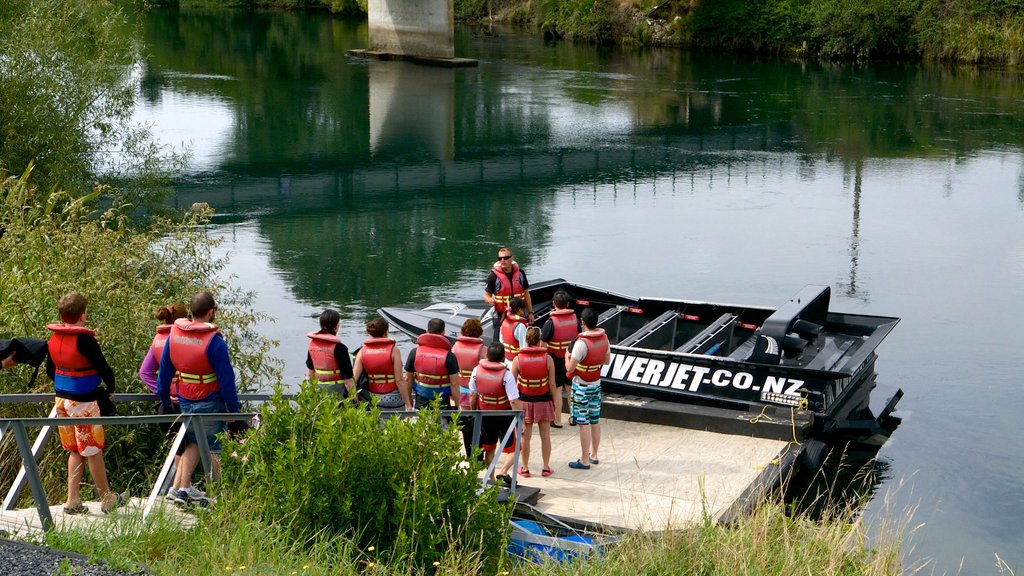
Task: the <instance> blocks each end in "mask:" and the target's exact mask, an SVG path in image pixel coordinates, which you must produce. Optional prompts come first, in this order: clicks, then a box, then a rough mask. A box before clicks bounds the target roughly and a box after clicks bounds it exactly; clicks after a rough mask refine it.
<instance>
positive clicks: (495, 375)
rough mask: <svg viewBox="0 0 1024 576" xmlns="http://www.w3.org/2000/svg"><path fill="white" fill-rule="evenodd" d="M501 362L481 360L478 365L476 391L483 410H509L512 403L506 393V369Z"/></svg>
mask: <svg viewBox="0 0 1024 576" xmlns="http://www.w3.org/2000/svg"><path fill="white" fill-rule="evenodd" d="M506 370H508V368H506V367H505V365H504V364H502V363H501V362H491V361H490V360H481V361H480V365H479V366H477V367H476V393H477V395H478V396H479V405H480V409H481V410H509V409H511V408H512V403H511V402H510V401H509V399H508V394H506V393H505V385H504V380H505V371H506Z"/></svg>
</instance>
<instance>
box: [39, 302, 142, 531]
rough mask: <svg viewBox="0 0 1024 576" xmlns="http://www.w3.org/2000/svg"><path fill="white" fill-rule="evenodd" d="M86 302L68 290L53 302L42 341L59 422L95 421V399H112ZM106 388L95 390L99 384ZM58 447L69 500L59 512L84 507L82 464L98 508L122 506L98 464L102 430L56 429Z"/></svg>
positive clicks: (110, 378)
mask: <svg viewBox="0 0 1024 576" xmlns="http://www.w3.org/2000/svg"><path fill="white" fill-rule="evenodd" d="M87 306H88V301H87V300H86V298H85V296H83V295H82V294H80V293H78V292H71V293H70V294H66V295H65V296H64V297H62V298H61V299H60V301H58V302H57V310H58V311H59V312H60V320H61V321H60V323H57V324H48V325H47V326H46V328H47V329H48V330H49V331H50V332H53V335H52V336H50V340H49V341H48V342H47V345H46V347H47V352H48V355H47V357H46V375H47V376H49V377H50V380H52V381H53V385H54V389H55V396H56V399H55V404H56V414H57V417H58V418H94V417H96V416H100V407H99V403H98V399H99V395H101V394H102V395H105V396H109V398H110V399H113V397H114V391H115V387H114V371H113V370H111V369H110V365H109V364H107V360H106V358H104V356H103V352H102V351H101V350H100V345H99V342H97V341H96V333H95V332H93V331H92V330H90V329H88V328H86V327H85V316H86V308H87ZM101 381H102V382H103V383H104V384H106V388H103V387H101V386H100V382H101ZM57 430H58V432H59V434H60V444H61V446H62V447H63V448H64V449H65V450H67V451H68V497H67V500H65V501H64V513H66V514H83V513H88V512H89V509H88V508H86V507H85V505H84V504H82V499H81V497H80V495H79V492H80V489H81V487H82V474H83V472H84V470H83V469H84V467H85V465H86V464H88V466H89V474H90V475H91V476H92V481H93V483H94V484H95V485H96V491H97V492H99V497H100V502H101V504H100V509H101V510H102V511H103V512H104V513H107V512H110V511H111V510H113V509H114V508H117V507H118V506H121V505H123V504H124V502H125V495H124V494H117V493H115V492H112V491H111V490H110V484H109V483H108V482H107V468H106V464H105V463H104V461H103V448H104V447H105V446H106V444H105V442H104V437H103V426H93V425H82V426H58V428H57Z"/></svg>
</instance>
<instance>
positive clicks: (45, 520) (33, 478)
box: [14, 422, 53, 532]
mask: <svg viewBox="0 0 1024 576" xmlns="http://www.w3.org/2000/svg"><path fill="white" fill-rule="evenodd" d="M14 439H15V440H16V441H17V443H18V452H19V453H20V454H21V464H22V469H23V470H25V471H26V472H25V476H26V477H27V478H28V486H29V488H30V489H31V490H32V497H33V498H34V499H35V501H36V510H37V511H38V512H39V522H40V523H41V524H42V525H43V530H44V531H46V532H49V531H50V530H51V529H53V517H52V516H50V505H49V504H48V503H47V502H46V490H44V489H43V483H42V481H40V480H39V469H38V468H36V459H35V455H34V454H33V453H32V448H31V447H30V446H29V443H28V434H27V433H26V432H25V425H24V424H22V423H21V422H15V423H14Z"/></svg>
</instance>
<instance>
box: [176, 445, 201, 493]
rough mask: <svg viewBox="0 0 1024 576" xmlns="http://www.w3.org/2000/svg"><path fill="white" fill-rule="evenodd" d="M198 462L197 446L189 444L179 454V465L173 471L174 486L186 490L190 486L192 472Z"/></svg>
mask: <svg viewBox="0 0 1024 576" xmlns="http://www.w3.org/2000/svg"><path fill="white" fill-rule="evenodd" d="M198 463H199V446H196V445H195V444H189V445H188V446H186V447H185V452H184V453H183V454H182V455H181V460H180V461H179V464H180V465H179V466H178V467H177V468H176V469H175V471H174V488H175V489H177V490H188V489H189V488H190V487H191V486H192V473H193V472H195V471H196V465H197V464H198Z"/></svg>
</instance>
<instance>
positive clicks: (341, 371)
mask: <svg viewBox="0 0 1024 576" xmlns="http://www.w3.org/2000/svg"><path fill="white" fill-rule="evenodd" d="M340 323H341V314H338V311H337V310H330V309H328V310H324V311H323V312H322V313H321V314H320V331H319V332H310V333H309V334H306V337H307V338H309V347H308V348H307V351H306V368H307V370H308V376H309V379H310V380H315V381H317V382H320V384H321V385H323V386H327V387H328V389H330V390H331V391H332V392H335V393H337V394H340V395H341V396H342V397H343V398H345V397H347V396H348V395H349V394H350V393H353V392H354V390H355V380H353V378H352V376H353V374H352V357H351V356H349V355H348V347H347V346H345V345H344V344H343V343H342V342H341V340H340V339H339V338H338V325H339V324H340Z"/></svg>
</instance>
